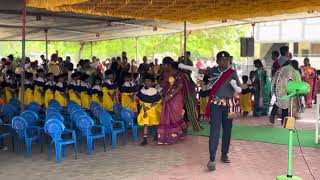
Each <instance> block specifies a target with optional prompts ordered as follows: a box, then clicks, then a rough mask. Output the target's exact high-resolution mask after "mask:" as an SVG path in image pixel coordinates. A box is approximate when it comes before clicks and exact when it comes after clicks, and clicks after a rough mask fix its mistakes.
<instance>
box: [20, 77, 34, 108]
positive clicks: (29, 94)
mask: <svg viewBox="0 0 320 180" xmlns="http://www.w3.org/2000/svg"><path fill="white" fill-rule="evenodd" d="M24 88H25V91H24V105H29V104H30V103H31V102H32V101H33V85H32V84H31V82H30V81H29V80H25V84H24ZM18 99H19V101H20V102H21V101H22V89H21V87H20V88H19V94H18Z"/></svg>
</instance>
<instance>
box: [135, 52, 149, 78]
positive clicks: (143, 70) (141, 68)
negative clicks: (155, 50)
mask: <svg viewBox="0 0 320 180" xmlns="http://www.w3.org/2000/svg"><path fill="white" fill-rule="evenodd" d="M142 60H143V63H141V64H140V66H139V68H138V72H139V73H140V74H146V73H148V71H149V69H150V65H149V64H148V58H147V56H143V59H142Z"/></svg>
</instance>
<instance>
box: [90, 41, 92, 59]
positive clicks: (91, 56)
mask: <svg viewBox="0 0 320 180" xmlns="http://www.w3.org/2000/svg"><path fill="white" fill-rule="evenodd" d="M90 48H91V51H90V54H91V58H92V41H91V42H90Z"/></svg>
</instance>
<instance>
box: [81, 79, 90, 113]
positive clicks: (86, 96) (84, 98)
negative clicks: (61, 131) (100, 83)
mask: <svg viewBox="0 0 320 180" xmlns="http://www.w3.org/2000/svg"><path fill="white" fill-rule="evenodd" d="M90 90H91V88H90V84H89V76H88V75H86V74H83V75H82V77H81V88H80V91H81V93H80V97H81V106H82V107H83V108H85V109H89V105H90V102H91V96H90Z"/></svg>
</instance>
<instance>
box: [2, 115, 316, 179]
mask: <svg viewBox="0 0 320 180" xmlns="http://www.w3.org/2000/svg"><path fill="white" fill-rule="evenodd" d="M313 115H314V113H313V112H312V111H308V112H307V113H306V114H304V115H303V118H302V119H301V120H299V121H298V125H297V126H298V127H299V128H303V129H310V128H313V127H314V123H312V122H311V120H312V119H314V117H312V116H313ZM236 123H245V124H255V125H265V124H268V123H267V119H266V117H264V118H251V117H250V118H245V119H243V118H239V119H238V120H237V121H236ZM248 133H249V132H248ZM131 141H132V140H130V142H131ZM230 151H231V153H230V157H231V160H232V163H231V164H223V163H221V162H219V161H218V162H217V170H216V171H215V172H208V171H207V169H206V163H207V161H208V138H207V137H196V136H188V137H186V139H185V140H184V141H183V142H181V143H179V144H176V145H170V146H158V145H154V144H150V145H148V146H147V147H140V146H138V145H134V144H132V143H129V144H127V145H122V144H121V143H120V146H119V147H118V149H116V150H111V149H110V146H108V150H107V152H103V148H102V146H101V145H97V147H96V149H95V151H94V154H93V155H87V154H85V153H80V154H79V159H78V160H74V155H73V151H72V149H68V154H67V157H66V158H65V159H63V160H62V163H61V165H59V166H57V165H56V164H55V162H54V160H52V161H48V160H47V150H46V149H45V151H44V153H42V154H40V153H39V149H38V148H35V149H33V154H32V157H31V159H30V160H27V159H26V158H25V153H20V154H15V153H12V152H11V151H0V162H1V166H0V180H11V179H12V180H20V179H23V180H37V179H41V180H44V179H48V180H51V179H54V180H60V179H66V180H69V179H76V180H88V179H90V180H96V179H97V180H100V179H101V180H102V179H112V180H118V179H129V180H131V179H132V180H160V179H161V180H162V179H163V180H166V179H170V180H231V179H240V180H242V179H243V180H248V179H254V180H271V179H274V178H275V177H276V176H277V175H280V174H285V173H286V165H287V163H286V162H287V156H286V155H287V147H286V146H284V145H274V144H267V143H258V142H247V141H239V140H234V141H232V146H231V150H230ZM303 152H304V155H305V157H306V160H307V162H308V163H309V165H310V166H311V171H312V172H313V174H314V175H315V177H316V179H320V149H312V148H303ZM293 156H294V158H293V170H294V174H295V175H298V176H300V177H302V178H303V179H304V180H312V178H311V176H310V175H309V172H308V169H307V167H306V165H305V163H304V161H303V158H302V155H301V152H300V150H299V148H297V147H295V148H294V153H293ZM217 157H219V155H218V156H217ZM53 158H54V157H53Z"/></svg>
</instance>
